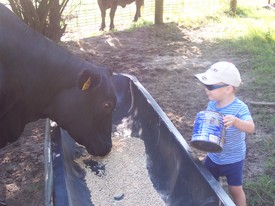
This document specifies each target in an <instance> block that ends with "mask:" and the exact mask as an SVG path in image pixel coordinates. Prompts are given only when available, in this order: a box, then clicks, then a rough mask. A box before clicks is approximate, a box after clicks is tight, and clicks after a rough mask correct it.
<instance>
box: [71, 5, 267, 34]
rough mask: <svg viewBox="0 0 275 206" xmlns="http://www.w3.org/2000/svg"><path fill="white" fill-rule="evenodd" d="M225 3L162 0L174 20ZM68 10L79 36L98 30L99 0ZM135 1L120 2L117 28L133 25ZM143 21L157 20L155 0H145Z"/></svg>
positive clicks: (208, 11) (167, 16) (167, 15)
mask: <svg viewBox="0 0 275 206" xmlns="http://www.w3.org/2000/svg"><path fill="white" fill-rule="evenodd" d="M242 3H243V4H247V5H249V4H250V5H252V4H253V5H259V6H261V5H264V4H267V3H268V0H238V4H242ZM225 4H227V5H228V7H229V5H230V0H164V3H163V21H164V23H167V22H172V21H175V20H176V18H180V17H182V16H194V15H195V16H196V15H206V14H210V15H211V14H213V13H215V12H217V11H218V10H219V9H220V8H221V7H222V6H224V5H225ZM66 12H67V13H70V14H71V15H70V16H71V17H72V18H71V19H70V21H68V27H67V31H68V32H73V33H75V32H77V33H78V34H79V35H80V36H90V35H91V34H96V32H98V31H99V28H100V25H101V14H100V9H99V6H98V4H97V1H96V0H81V1H80V0H72V1H71V2H70V6H68V10H67V11H66ZM109 12H110V9H108V10H107V12H106V30H108V29H109V24H110V19H109ZM135 12H136V5H135V3H132V4H130V5H127V6H126V7H125V8H122V7H120V6H118V8H117V10H116V13H115V19H114V24H115V28H116V29H117V30H124V29H127V28H130V27H131V25H132V23H133V19H134V15H135ZM141 16H142V17H141V19H142V21H145V22H148V23H152V24H153V23H154V21H155V0H144V6H143V7H142V10H141Z"/></svg>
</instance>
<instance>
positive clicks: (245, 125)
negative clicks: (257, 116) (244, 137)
mask: <svg viewBox="0 0 275 206" xmlns="http://www.w3.org/2000/svg"><path fill="white" fill-rule="evenodd" d="M223 124H224V126H225V128H229V127H231V126H234V127H237V128H238V129H239V130H241V131H244V132H247V133H253V132H254V130H255V125H254V122H253V120H241V119H239V118H237V117H235V116H233V115H226V116H225V117H223Z"/></svg>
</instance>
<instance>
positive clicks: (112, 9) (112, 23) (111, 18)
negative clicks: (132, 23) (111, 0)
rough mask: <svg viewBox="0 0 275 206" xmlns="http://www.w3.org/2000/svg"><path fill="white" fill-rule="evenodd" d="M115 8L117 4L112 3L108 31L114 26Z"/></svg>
mask: <svg viewBox="0 0 275 206" xmlns="http://www.w3.org/2000/svg"><path fill="white" fill-rule="evenodd" d="M116 9H117V4H116V5H113V6H112V8H111V11H110V31H111V30H113V29H114V28H115V25H114V18H115V13H116Z"/></svg>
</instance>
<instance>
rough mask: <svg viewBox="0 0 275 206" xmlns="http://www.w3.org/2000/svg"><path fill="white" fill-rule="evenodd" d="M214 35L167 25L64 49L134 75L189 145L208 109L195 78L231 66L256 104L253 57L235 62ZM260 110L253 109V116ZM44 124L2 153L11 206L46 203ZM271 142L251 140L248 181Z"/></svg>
mask: <svg viewBox="0 0 275 206" xmlns="http://www.w3.org/2000/svg"><path fill="white" fill-rule="evenodd" d="M211 32H217V31H216V30H215V28H201V29H197V30H187V29H185V28H180V27H178V26H177V25H176V24H165V25H160V26H150V27H146V28H140V29H137V30H135V31H133V32H117V33H104V34H103V35H102V36H98V37H93V38H89V39H83V40H79V41H72V42H67V43H64V44H63V46H64V47H67V48H68V49H69V50H70V51H72V52H73V53H74V54H75V55H78V56H81V57H82V58H84V59H87V60H90V61H94V62H95V63H97V64H99V65H105V66H108V67H110V68H112V69H113V71H114V72H117V73H128V74H132V75H135V76H136V77H137V78H138V79H139V80H140V82H141V83H142V84H143V86H144V87H145V88H146V89H147V90H148V91H149V93H150V94H151V95H152V96H153V97H154V99H155V100H156V101H157V102H158V103H159V105H160V106H161V108H162V109H163V110H164V112H165V113H166V114H167V116H168V117H169V118H170V119H171V120H172V122H173V123H174V124H175V126H176V127H177V128H178V130H179V131H180V133H181V134H182V136H183V137H184V138H185V140H186V141H187V142H188V143H189V142H190V138H191V135H192V129H193V122H194V118H195V116H196V113H197V112H199V111H201V110H204V109H205V107H206V103H207V98H206V95H205V93H204V89H203V87H201V85H200V84H199V82H198V81H197V80H195V78H194V74H196V73H199V72H203V71H204V70H206V69H207V68H208V67H209V66H210V65H211V64H213V63H215V62H217V61H221V60H226V61H230V62H233V63H234V64H235V65H236V66H237V67H239V69H240V72H241V75H242V79H243V82H244V84H243V85H242V87H241V88H240V90H239V91H238V96H239V97H240V98H241V99H242V100H243V101H245V102H247V103H249V102H250V101H252V100H254V95H253V93H251V92H249V88H248V86H247V83H248V82H249V81H250V79H252V77H251V73H250V70H249V68H250V66H251V65H250V64H251V62H250V57H249V56H239V55H238V56H236V55H234V53H231V52H230V51H227V50H225V49H224V48H222V47H221V46H220V45H218V44H215V43H213V42H212V43H210V42H209V41H205V37H206V35H211ZM256 110H257V108H255V107H252V108H251V111H252V114H253V112H256ZM255 122H256V125H257V120H255ZM44 123H45V120H39V121H37V122H35V123H31V124H29V125H28V127H26V130H25V132H24V134H22V136H21V138H20V140H19V141H17V142H15V143H13V144H10V145H8V146H7V147H5V148H3V149H1V150H0V160H1V168H0V186H1V187H0V192H1V193H0V197H1V198H3V196H6V202H7V205H9V206H24V205H26V206H32V205H35V206H40V205H43V203H44V198H43V196H44V174H43V171H44V166H43V164H44V163H43V158H44V156H43V151H44V150H43V144H44ZM270 136H271V134H268V133H266V132H265V130H264V129H263V128H261V127H257V129H256V132H255V134H254V135H250V136H248V137H247V144H248V154H247V160H246V165H245V174H244V177H245V180H248V179H252V178H254V177H256V176H258V175H259V174H261V173H262V172H263V163H264V160H265V159H266V155H267V154H265V153H262V152H260V151H259V150H257V144H259V143H260V142H261V140H262V138H263V137H265V138H267V137H270ZM198 156H199V157H200V158H202V157H203V156H204V154H203V153H200V152H198ZM1 190H2V191H1Z"/></svg>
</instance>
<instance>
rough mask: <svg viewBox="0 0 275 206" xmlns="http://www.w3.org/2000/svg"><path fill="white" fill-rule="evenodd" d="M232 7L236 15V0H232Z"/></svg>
mask: <svg viewBox="0 0 275 206" xmlns="http://www.w3.org/2000/svg"><path fill="white" fill-rule="evenodd" d="M233 1H234V2H233V7H234V16H236V13H237V0H233Z"/></svg>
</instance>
